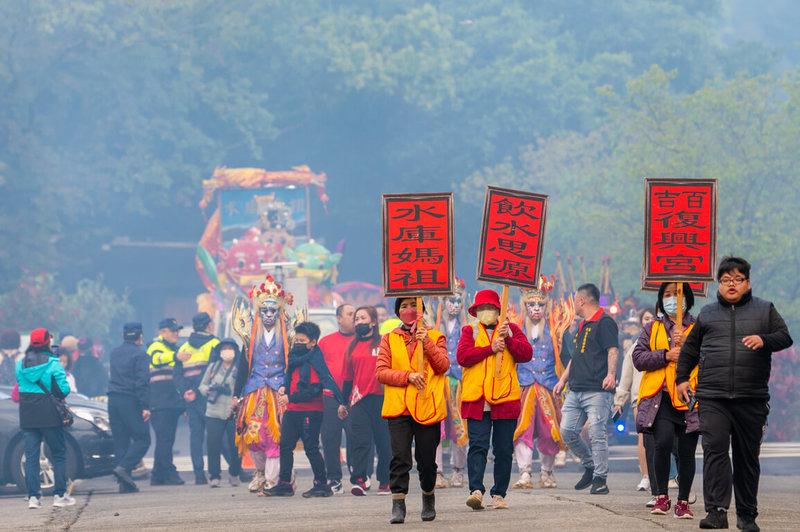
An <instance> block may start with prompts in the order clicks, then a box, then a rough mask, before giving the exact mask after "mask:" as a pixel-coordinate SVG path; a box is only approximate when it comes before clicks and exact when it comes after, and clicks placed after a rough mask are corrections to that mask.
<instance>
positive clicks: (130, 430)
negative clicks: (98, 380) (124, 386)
mask: <svg viewBox="0 0 800 532" xmlns="http://www.w3.org/2000/svg"><path fill="white" fill-rule="evenodd" d="M108 423H109V425H110V426H111V438H112V440H113V441H114V457H115V459H116V463H117V465H118V466H120V467H122V468H124V469H125V470H126V471H128V472H131V471H133V470H134V468H136V466H137V465H138V464H139V461H140V460H141V459H142V458H143V457H144V455H145V454H147V449H149V448H150V427H148V426H147V422H146V421H145V420H143V419H142V409H141V408H139V401H137V400H136V398H135V397H132V396H128V395H120V394H109V396H108Z"/></svg>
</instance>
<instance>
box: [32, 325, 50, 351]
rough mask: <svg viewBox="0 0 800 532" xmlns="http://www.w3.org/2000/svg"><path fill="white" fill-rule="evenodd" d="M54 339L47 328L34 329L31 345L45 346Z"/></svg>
mask: <svg viewBox="0 0 800 532" xmlns="http://www.w3.org/2000/svg"><path fill="white" fill-rule="evenodd" d="M52 339H53V335H51V334H50V333H49V332H48V331H47V329H34V330H32V331H31V347H44V346H46V345H47V344H48V343H50V340H52Z"/></svg>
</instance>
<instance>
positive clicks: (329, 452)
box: [319, 304, 356, 494]
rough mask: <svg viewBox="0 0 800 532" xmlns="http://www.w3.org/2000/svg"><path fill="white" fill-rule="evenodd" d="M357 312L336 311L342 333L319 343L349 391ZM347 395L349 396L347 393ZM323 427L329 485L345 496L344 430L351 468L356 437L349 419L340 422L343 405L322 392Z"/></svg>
mask: <svg viewBox="0 0 800 532" xmlns="http://www.w3.org/2000/svg"><path fill="white" fill-rule="evenodd" d="M355 312H356V309H355V307H354V306H353V305H347V304H343V305H339V306H338V307H336V322H337V323H338V325H339V330H338V331H336V332H334V333H331V334H329V335H327V336H325V337H323V338H321V339H320V341H319V348H320V349H321V350H322V356H324V357H325V364H326V365H327V366H328V369H329V370H330V371H331V375H332V376H333V380H335V381H336V385H337V386H339V388H341V389H342V391H345V388H344V377H345V366H346V364H345V362H346V358H347V346H348V345H350V342H351V341H352V339H353V334H354V326H355V324H354V323H353V316H354V314H355ZM345 395H348V394H347V393H345ZM322 405H323V411H322V427H321V428H320V437H321V439H322V455H323V456H324V457H325V467H326V469H327V475H328V483H329V485H330V487H331V491H333V493H334V494H335V493H341V492H342V460H341V451H340V448H341V446H342V430H343V429H344V432H345V434H346V435H347V464H348V466H350V458H351V455H352V444H351V441H352V438H353V437H352V435H351V433H350V423H349V422H348V420H346V419H339V415H338V409H339V403H338V402H336V399H335V398H334V397H333V393H332V392H330V391H328V390H324V391H323V392H322Z"/></svg>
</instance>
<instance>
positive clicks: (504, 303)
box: [492, 284, 508, 379]
mask: <svg viewBox="0 0 800 532" xmlns="http://www.w3.org/2000/svg"><path fill="white" fill-rule="evenodd" d="M507 309H508V285H507V284H504V285H503V295H502V296H500V318H499V319H498V320H497V327H496V328H495V330H494V334H493V335H492V336H493V337H494V338H496V337H497V330H498V329H499V328H500V325H502V324H503V323H504V322H505V321H506V314H507ZM502 366H503V352H502V351H500V352H499V353H497V354H496V355H495V356H494V377H495V378H496V379H497V378H500V369H501V368H502Z"/></svg>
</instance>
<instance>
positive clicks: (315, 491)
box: [303, 481, 333, 499]
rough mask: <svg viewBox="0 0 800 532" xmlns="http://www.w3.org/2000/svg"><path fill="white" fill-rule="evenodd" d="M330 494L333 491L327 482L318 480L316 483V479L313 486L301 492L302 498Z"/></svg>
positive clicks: (328, 495)
mask: <svg viewBox="0 0 800 532" xmlns="http://www.w3.org/2000/svg"><path fill="white" fill-rule="evenodd" d="M332 495H333V492H332V491H331V488H330V486H328V483H327V482H325V483H322V482H320V483H319V484H318V483H317V482H316V481H314V486H313V487H312V488H311V489H310V490H308V491H304V492H303V498H304V499H310V498H312V497H330V496H332Z"/></svg>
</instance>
